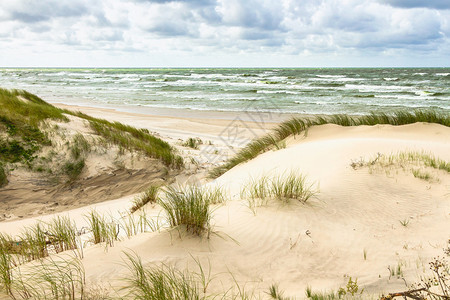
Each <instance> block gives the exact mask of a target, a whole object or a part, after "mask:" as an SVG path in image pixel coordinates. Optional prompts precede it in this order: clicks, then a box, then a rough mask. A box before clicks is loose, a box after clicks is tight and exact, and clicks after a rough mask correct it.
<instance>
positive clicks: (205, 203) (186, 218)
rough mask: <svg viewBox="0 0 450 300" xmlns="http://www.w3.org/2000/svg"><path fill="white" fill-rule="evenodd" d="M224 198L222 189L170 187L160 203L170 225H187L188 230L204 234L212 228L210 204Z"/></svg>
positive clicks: (219, 201) (221, 200)
mask: <svg viewBox="0 0 450 300" xmlns="http://www.w3.org/2000/svg"><path fill="white" fill-rule="evenodd" d="M223 199H224V197H223V195H222V192H221V191H220V189H212V190H210V189H205V188H200V187H196V186H188V187H184V188H182V187H178V188H175V187H168V188H167V189H166V191H165V198H164V199H162V200H161V201H160V204H161V206H162V208H163V209H164V211H165V212H166V215H167V219H168V221H169V224H170V226H172V227H178V226H185V227H186V229H187V231H189V232H191V233H193V234H196V235H202V234H203V233H205V232H208V231H209V230H210V220H211V209H210V204H213V203H221V202H223Z"/></svg>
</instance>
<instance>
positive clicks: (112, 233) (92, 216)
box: [85, 210, 119, 247]
mask: <svg viewBox="0 0 450 300" xmlns="http://www.w3.org/2000/svg"><path fill="white" fill-rule="evenodd" d="M85 219H86V221H87V222H88V224H89V229H90V230H91V232H92V242H93V243H94V244H99V243H105V245H106V246H108V245H109V246H110V247H112V246H113V245H114V242H115V241H117V240H118V238H119V232H118V230H119V227H118V224H117V222H116V221H114V220H113V219H112V218H111V219H110V220H107V218H106V217H105V216H101V215H100V214H99V213H98V212H97V211H95V210H92V211H90V212H89V213H88V214H87V215H85Z"/></svg>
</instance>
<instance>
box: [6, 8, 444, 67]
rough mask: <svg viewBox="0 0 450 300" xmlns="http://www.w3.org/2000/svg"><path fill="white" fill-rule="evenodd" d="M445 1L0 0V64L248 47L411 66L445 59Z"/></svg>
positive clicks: (200, 54) (230, 56)
mask: <svg viewBox="0 0 450 300" xmlns="http://www.w3.org/2000/svg"><path fill="white" fill-rule="evenodd" d="M447 2H448V1H431V0H430V1H427V0H423V1H419V0H412V1H406V0H378V1H371V0H322V1H317V0H302V1H301V0H245V1H244V0H178V1H169V0H102V1H98V2H96V3H95V4H94V3H93V2H91V1H87V0H41V1H27V0H2V2H1V4H0V42H1V43H2V45H3V49H2V53H1V54H2V56H1V58H0V65H4V66H6V65H10V66H13V65H18V64H21V63H22V61H23V60H20V59H17V53H22V54H23V55H27V53H28V54H29V55H30V56H31V54H33V58H34V59H36V60H39V59H41V60H42V62H47V61H51V60H50V57H53V58H55V60H53V63H55V64H56V65H58V64H59V65H66V63H65V61H64V60H65V59H66V60H67V57H72V56H73V55H84V56H86V57H87V58H85V59H84V60H83V62H84V63H87V64H88V65H93V66H94V65H97V64H99V63H100V62H102V63H104V62H108V64H111V65H113V64H114V63H117V57H118V56H120V57H121V58H122V59H121V60H120V62H121V63H124V64H126V63H127V62H129V64H133V63H135V62H136V59H135V57H136V53H140V54H139V58H140V59H141V62H142V65H143V66H148V64H153V63H154V62H155V61H158V59H157V58H158V57H159V58H160V60H159V61H165V62H167V61H168V60H169V61H170V59H168V58H167V57H168V56H170V55H178V57H183V58H184V60H180V61H181V62H182V63H183V62H184V63H185V64H190V65H193V64H200V65H204V64H207V63H210V62H211V61H214V60H213V59H212V58H213V57H215V56H216V57H217V56H220V57H221V62H220V64H217V65H222V66H223V65H227V64H228V65H235V64H238V63H240V62H242V61H246V60H245V59H241V58H239V57H247V54H248V55H252V57H253V58H254V59H252V60H248V59H247V61H252V62H253V61H258V58H259V60H260V61H261V64H265V63H267V60H266V59H267V57H270V58H271V59H270V61H272V62H277V63H280V64H282V62H283V61H284V62H285V63H286V64H287V65H289V64H291V63H293V62H295V63H297V64H299V62H300V65H301V63H302V62H303V61H304V60H303V58H304V57H312V56H314V57H315V60H314V61H316V62H317V61H318V62H319V63H320V62H321V60H320V59H319V57H322V61H323V62H327V61H329V57H330V56H334V57H335V59H339V60H340V61H341V62H342V64H347V63H348V62H349V61H351V58H352V57H356V56H357V57H361V60H360V61H361V62H367V61H368V62H373V63H375V64H377V62H384V61H394V62H395V61H396V60H395V59H394V58H393V57H394V56H400V55H401V56H407V57H410V58H411V59H410V61H409V63H408V64H410V65H414V64H417V63H420V64H422V63H424V61H426V59H425V60H424V59H420V61H415V60H414V59H416V58H417V57H419V58H420V57H422V58H423V57H424V55H425V56H429V57H434V58H439V59H436V60H433V61H442V62H443V61H447V64H448V63H450V59H449V54H448V51H446V50H448V49H449V48H450V21H448V20H450V10H449V9H448V8H450V5H446V3H447ZM8 49H11V50H8ZM36 53H39V55H40V56H36ZM55 53H58V56H55ZM88 57H92V59H91V60H89V58H88ZM364 57H367V59H363V58H364ZM390 57H392V58H393V59H392V60H390V59H387V58H390ZM189 58H190V59H189ZM202 58H203V62H204V63H202ZM274 58H276V59H274ZM369 58H371V59H369ZM376 58H378V60H377V59H376ZM56 59H60V61H57V60H56ZM176 61H178V60H177V59H173V60H171V63H174V62H176ZM402 61H403V62H404V60H402ZM430 62H431V60H430ZM36 64H37V65H42V63H40V62H36Z"/></svg>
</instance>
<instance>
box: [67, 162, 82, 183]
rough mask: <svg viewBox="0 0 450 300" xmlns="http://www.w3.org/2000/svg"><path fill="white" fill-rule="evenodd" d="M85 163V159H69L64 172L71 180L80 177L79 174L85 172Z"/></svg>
mask: <svg viewBox="0 0 450 300" xmlns="http://www.w3.org/2000/svg"><path fill="white" fill-rule="evenodd" d="M85 165H86V163H85V161H84V159H80V160H78V161H74V162H70V161H68V162H66V163H65V164H64V166H63V171H64V174H66V175H67V176H69V181H74V180H76V179H77V178H78V176H80V174H81V172H83V169H84V167H85Z"/></svg>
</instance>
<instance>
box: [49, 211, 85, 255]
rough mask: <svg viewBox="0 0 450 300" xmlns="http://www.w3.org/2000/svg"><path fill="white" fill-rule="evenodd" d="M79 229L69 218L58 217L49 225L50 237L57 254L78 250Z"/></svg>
mask: <svg viewBox="0 0 450 300" xmlns="http://www.w3.org/2000/svg"><path fill="white" fill-rule="evenodd" d="M76 232H77V228H76V225H75V223H74V222H73V221H72V220H70V219H69V217H61V216H58V217H56V218H54V219H53V220H52V221H51V222H50V223H49V225H48V235H49V236H50V238H51V241H50V242H51V244H52V245H53V246H54V250H55V252H56V253H60V252H63V251H67V250H75V249H77V248H78V245H77V239H76V237H77V236H76Z"/></svg>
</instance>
